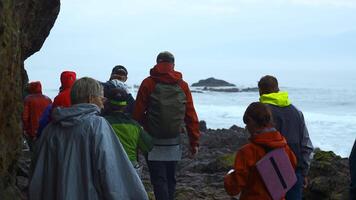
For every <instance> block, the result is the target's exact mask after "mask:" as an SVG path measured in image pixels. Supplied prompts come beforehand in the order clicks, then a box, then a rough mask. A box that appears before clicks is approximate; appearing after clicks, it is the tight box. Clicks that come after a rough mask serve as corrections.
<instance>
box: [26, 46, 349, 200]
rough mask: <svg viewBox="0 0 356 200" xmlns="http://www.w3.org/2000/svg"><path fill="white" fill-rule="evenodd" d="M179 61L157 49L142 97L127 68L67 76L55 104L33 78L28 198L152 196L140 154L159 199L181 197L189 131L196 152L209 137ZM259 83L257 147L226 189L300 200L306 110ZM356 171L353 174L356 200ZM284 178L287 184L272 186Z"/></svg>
mask: <svg viewBox="0 0 356 200" xmlns="http://www.w3.org/2000/svg"><path fill="white" fill-rule="evenodd" d="M174 66H175V58H174V56H173V54H172V53H170V52H167V51H164V52H161V53H159V54H158V56H157V58H156V65H155V66H154V67H153V68H152V69H151V70H150V76H149V77H147V78H146V79H144V80H143V82H142V83H141V85H140V88H139V90H138V93H137V97H136V100H135V99H134V98H133V97H132V94H131V93H130V91H129V89H128V88H127V86H126V85H125V81H126V80H127V78H128V71H127V69H126V68H125V67H124V66H122V65H118V66H115V67H114V68H113V69H112V73H111V75H110V78H109V80H108V81H107V82H104V83H101V82H99V81H97V80H94V79H92V78H89V77H84V78H80V79H77V78H76V73H75V72H71V71H65V72H63V73H62V74H61V77H60V80H61V87H60V92H59V94H58V95H57V96H56V97H55V99H54V101H53V103H52V101H51V99H50V98H48V97H47V96H45V95H43V94H42V91H41V83H40V82H31V83H29V84H28V86H27V88H28V90H27V92H28V93H29V94H28V95H27V96H26V97H25V99H24V112H23V126H24V135H25V137H26V139H27V141H28V143H29V144H30V149H31V151H33V162H32V163H33V166H32V175H31V180H30V185H29V199H33V200H41V199H93V200H94V199H132V200H136V199H137V200H145V199H148V195H147V193H146V191H145V188H144V186H143V184H142V182H141V179H140V176H141V171H142V165H141V164H140V162H139V152H141V154H142V155H143V157H144V158H145V160H146V162H147V166H148V170H149V175H150V180H151V184H152V186H153V190H154V195H155V199H156V200H173V199H174V194H175V188H176V168H177V162H178V161H179V160H181V158H182V146H181V141H182V138H181V135H182V133H187V134H188V138H189V147H190V148H189V149H190V156H191V158H194V157H195V156H196V155H197V153H198V150H199V139H200V137H201V133H200V131H199V121H198V117H197V114H196V111H195V108H194V105H193V99H192V95H191V92H190V89H189V86H188V84H187V83H186V82H185V81H184V80H183V79H182V74H181V73H180V72H177V71H176V70H175V69H174ZM258 87H259V92H260V99H259V102H253V103H251V104H250V105H249V106H248V108H247V109H246V111H245V114H244V116H243V121H244V123H245V124H246V130H247V132H249V134H250V138H249V143H248V144H246V145H244V146H243V147H241V148H240V149H239V150H238V151H237V153H236V158H235V162H234V166H233V169H232V170H231V171H230V172H229V173H227V174H226V176H225V177H224V186H225V189H226V191H227V193H228V195H229V196H230V197H231V198H236V199H241V200H246V199H255V200H257V199H258V200H264V199H276V198H277V199H287V200H301V199H302V193H303V188H305V187H307V185H308V170H309V167H310V162H311V159H312V152H313V145H312V143H311V140H310V138H309V133H308V130H307V127H306V125H305V121H304V117H303V114H302V112H301V111H299V110H298V109H297V108H296V107H295V106H294V105H293V104H291V102H290V100H289V98H288V93H287V92H281V91H280V90H279V86H278V81H277V79H276V78H275V77H273V76H264V77H262V78H261V79H260V81H259V83H258ZM222 145H223V144H222ZM355 149H356V147H354V149H353V153H352V155H351V156H350V168H351V169H352V168H355V167H356V163H355V159H356V158H355V157H356V155H355V154H356V152H355V151H356V150H355ZM261 166H262V167H261ZM288 170H289V171H288ZM355 173H356V172H355V171H352V170H351V178H352V181H353V182H352V184H351V189H350V191H351V195H354V197H351V199H352V198H355V196H356V195H355V190H356V186H355V182H354V181H355V178H356V177H355V176H356V174H355ZM273 174H275V176H273V177H272V176H271V175H273ZM265 177H269V178H265ZM271 177H272V178H271ZM274 178H275V179H276V180H274ZM276 183H278V184H279V185H281V190H277V189H276V187H274V189H273V188H272V189H271V187H270V184H276Z"/></svg>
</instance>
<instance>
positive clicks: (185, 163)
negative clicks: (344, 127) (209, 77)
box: [143, 124, 350, 200]
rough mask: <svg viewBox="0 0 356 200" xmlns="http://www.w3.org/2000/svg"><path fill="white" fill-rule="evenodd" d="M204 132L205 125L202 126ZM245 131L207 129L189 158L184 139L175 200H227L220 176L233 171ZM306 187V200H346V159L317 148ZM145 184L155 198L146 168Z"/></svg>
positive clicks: (245, 140) (246, 136)
mask: <svg viewBox="0 0 356 200" xmlns="http://www.w3.org/2000/svg"><path fill="white" fill-rule="evenodd" d="M201 128H203V129H204V124H203V125H202V126H201ZM247 139H248V135H247V134H246V133H245V131H244V129H242V128H240V127H237V126H232V127H231V128H230V129H217V130H212V129H207V130H205V131H204V133H203V135H202V137H201V144H200V145H201V146H200V149H199V154H198V156H197V157H196V158H195V159H189V158H188V149H187V145H188V143H187V138H185V144H184V159H183V160H182V161H181V162H179V165H178V170H177V192H176V199H177V200H193V199H194V200H203V199H204V200H229V199H230V198H229V196H228V195H226V192H225V190H224V186H223V176H224V175H225V173H226V172H227V171H228V170H229V169H231V168H232V165H233V162H234V159H235V157H234V153H235V152H236V150H238V149H239V148H240V147H241V146H242V145H243V144H245V143H246V142H247V141H248V140H247ZM309 175H310V180H309V186H308V188H307V189H305V191H304V195H305V199H307V200H309V199H310V200H315V199H320V200H323V199H325V200H326V199H328V200H331V199H332V200H345V199H348V185H349V177H350V175H349V168H348V159H346V158H341V157H339V156H337V155H335V154H334V153H333V152H325V151H321V150H319V149H316V151H315V155H314V160H313V161H312V164H311V169H310V174H309ZM143 181H144V184H145V186H146V188H147V190H148V192H149V195H150V197H151V199H154V195H153V192H152V188H151V185H150V182H149V175H148V172H147V167H146V166H145V170H144V176H143Z"/></svg>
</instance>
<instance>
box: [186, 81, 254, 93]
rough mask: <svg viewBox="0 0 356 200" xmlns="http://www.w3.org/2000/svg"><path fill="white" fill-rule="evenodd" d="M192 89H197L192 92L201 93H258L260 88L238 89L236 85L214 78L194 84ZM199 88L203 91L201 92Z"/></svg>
mask: <svg viewBox="0 0 356 200" xmlns="http://www.w3.org/2000/svg"><path fill="white" fill-rule="evenodd" d="M192 87H195V88H196V89H195V90H192V92H198V93H201V92H202V91H213V92H257V91H258V88H257V87H254V88H241V89H240V88H238V87H236V85H235V84H232V83H229V82H227V81H224V80H220V79H215V78H213V77H211V78H208V79H204V80H200V81H198V82H197V83H193V84H192ZM198 87H200V88H201V89H200V90H199V89H198Z"/></svg>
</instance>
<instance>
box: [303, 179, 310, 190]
mask: <svg viewBox="0 0 356 200" xmlns="http://www.w3.org/2000/svg"><path fill="white" fill-rule="evenodd" d="M308 184H309V180H308V177H304V178H303V186H304V189H305V188H307V187H308Z"/></svg>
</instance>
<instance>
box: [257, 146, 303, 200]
mask: <svg viewBox="0 0 356 200" xmlns="http://www.w3.org/2000/svg"><path fill="white" fill-rule="evenodd" d="M256 167H257V170H258V172H259V174H260V175H261V178H262V180H263V182H264V184H265V186H266V188H267V190H268V192H269V194H270V195H271V197H272V199H273V200H281V199H282V198H283V197H284V196H285V194H286V193H287V191H288V190H289V189H290V188H292V187H293V185H294V184H295V183H296V182H297V177H296V175H295V171H294V169H293V166H292V164H291V162H290V160H289V157H288V155H287V153H286V152H285V150H284V148H279V149H275V150H272V151H270V152H269V153H267V154H266V155H265V156H264V157H263V158H262V159H261V160H259V161H258V162H257V163H256Z"/></svg>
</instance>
